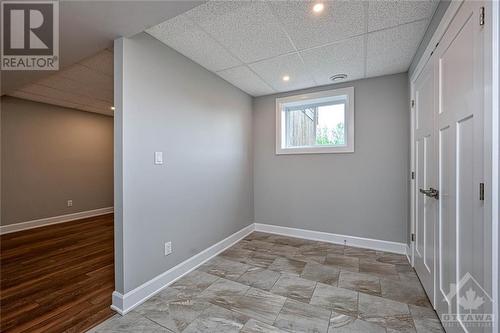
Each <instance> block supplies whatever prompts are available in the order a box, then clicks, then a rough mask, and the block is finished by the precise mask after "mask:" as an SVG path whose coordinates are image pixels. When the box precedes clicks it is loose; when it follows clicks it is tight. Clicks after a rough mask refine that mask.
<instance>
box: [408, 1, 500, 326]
mask: <svg viewBox="0 0 500 333" xmlns="http://www.w3.org/2000/svg"><path fill="white" fill-rule="evenodd" d="M462 4H463V1H462V0H460V1H452V2H451V3H450V5H449V6H448V8H447V10H446V12H445V14H444V15H443V17H442V19H441V21H440V23H439V25H438V27H437V28H436V30H435V32H434V34H433V36H432V38H431V40H430V42H429V43H428V45H427V47H426V49H425V51H424V52H423V54H422V56H421V58H420V59H419V61H418V63H417V66H416V67H415V71H414V72H413V73H412V75H411V77H410V78H409V80H410V103H409V106H410V107H409V111H410V126H411V127H410V170H409V172H410V175H411V173H412V172H415V157H414V154H415V148H414V139H415V138H414V132H415V131H414V125H415V108H414V107H413V106H412V105H411V101H412V100H415V87H414V86H415V85H414V83H415V80H416V78H417V77H418V76H419V74H420V72H421V71H422V69H423V67H424V65H425V64H426V62H427V60H428V59H429V58H430V56H431V55H432V53H433V51H434V49H435V48H436V44H437V43H438V42H439V41H440V40H441V38H442V36H443V35H444V33H445V32H446V30H447V28H448V26H449V24H450V23H451V21H452V20H453V18H454V17H455V15H456V13H457V12H458V10H459V9H460V7H461V5H462ZM485 9H486V20H487V22H488V20H489V22H490V24H489V25H487V27H486V28H487V30H486V31H485V36H486V37H485V38H486V40H487V41H491V43H488V42H487V43H486V48H485V59H484V60H485V61H484V64H485V65H484V71H485V73H484V77H485V87H489V88H490V89H485V94H484V121H485V126H484V131H485V134H484V135H485V138H486V140H485V141H487V142H486V144H485V151H484V168H485V170H484V175H485V183H486V184H491V186H490V188H489V189H486V191H485V218H486V219H491V221H492V225H491V230H492V252H493V253H492V256H491V259H492V262H491V267H492V271H491V274H492V280H491V281H492V294H493V298H494V302H493V306H494V308H493V314H494V328H493V332H497V333H498V332H500V321H499V315H500V313H499V304H498V302H499V301H500V283H499V281H498V280H499V276H498V274H499V266H500V264H499V260H500V244H499V238H500V226H499V218H500V114H499V113H500V111H499V106H500V92H499V90H500V30H499V29H500V2H498V1H485ZM494 111H495V112H494ZM410 191H411V192H410V219H411V228H410V230H409V233H410V235H407V236H409V239H410V249H409V250H410V254H411V265H412V266H414V260H415V259H414V257H415V244H414V242H413V241H412V240H411V234H413V233H414V232H415V209H416V207H415V193H416V192H415V191H416V184H415V179H412V177H410Z"/></svg>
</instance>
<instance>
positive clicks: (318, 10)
mask: <svg viewBox="0 0 500 333" xmlns="http://www.w3.org/2000/svg"><path fill="white" fill-rule="evenodd" d="M323 9H325V5H324V4H322V3H321V2H318V3H317V4H315V5H314V6H313V12H315V13H316V14H319V13H321V12H322V11H323Z"/></svg>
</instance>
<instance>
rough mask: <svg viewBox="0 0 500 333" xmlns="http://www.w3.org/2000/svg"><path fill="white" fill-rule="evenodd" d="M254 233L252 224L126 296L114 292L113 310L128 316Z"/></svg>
mask: <svg viewBox="0 0 500 333" xmlns="http://www.w3.org/2000/svg"><path fill="white" fill-rule="evenodd" d="M252 231H254V224H250V225H249V226H247V227H245V228H243V229H241V230H240V231H237V232H235V233H234V234H232V235H230V236H229V237H227V238H225V239H223V240H221V241H220V242H218V243H216V244H214V245H212V246H210V247H209V248H207V249H205V250H203V251H202V252H200V253H198V254H196V255H195V256H193V257H191V258H189V259H187V260H186V261H183V262H182V263H180V264H178V265H177V266H175V267H172V268H171V269H169V270H168V271H166V272H164V273H162V274H160V275H158V276H156V277H155V278H153V279H151V280H149V281H148V282H146V283H144V284H142V285H140V286H139V287H137V288H135V289H134V290H131V291H129V292H128V293H126V294H125V295H122V294H121V293H119V292H117V291H115V292H113V297H112V299H113V300H112V303H113V304H112V305H111V308H112V309H113V310H115V311H116V312H118V313H119V314H121V315H124V314H126V313H127V312H129V311H130V310H132V309H134V308H135V307H136V306H138V305H140V304H141V303H143V302H144V301H146V300H147V299H148V298H150V297H152V296H154V295H155V294H157V293H158V292H160V291H161V290H162V289H164V288H166V287H168V286H169V285H170V284H172V283H174V282H175V281H176V280H178V279H180V278H181V277H183V276H184V275H186V274H188V273H189V272H191V271H193V270H194V269H196V268H198V266H200V265H202V264H203V263H205V262H207V261H208V260H210V259H212V258H213V257H215V256H216V255H218V254H219V253H221V252H223V251H224V250H226V249H227V248H229V247H231V246H233V245H234V244H235V243H237V242H239V241H240V240H241V239H243V238H245V237H246V236H248V235H249V234H250V233H252Z"/></svg>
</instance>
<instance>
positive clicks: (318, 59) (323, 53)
mask: <svg viewBox="0 0 500 333" xmlns="http://www.w3.org/2000/svg"><path fill="white" fill-rule="evenodd" d="M363 40H364V37H363V36H361V37H355V38H351V39H348V40H347V41H342V42H338V43H335V44H330V45H326V46H322V47H318V48H313V49H309V50H307V51H302V52H300V54H301V56H302V58H303V59H304V63H305V65H306V68H307V70H308V71H309V73H311V74H312V75H313V77H314V80H315V81H316V83H318V84H319V85H324V84H330V83H332V81H330V77H331V76H332V75H334V74H339V73H344V74H347V79H346V80H345V81H351V80H357V79H360V78H363V76H364V58H363V55H364V50H363V48H364V43H363ZM336 82H340V81H336Z"/></svg>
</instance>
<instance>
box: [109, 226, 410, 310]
mask: <svg viewBox="0 0 500 333" xmlns="http://www.w3.org/2000/svg"><path fill="white" fill-rule="evenodd" d="M253 231H262V232H267V233H270V234H278V235H284V236H290V237H296V238H303V239H309V240H316V241H322V242H328V243H335V244H344V241H346V243H345V244H346V245H348V246H355V247H362V248H367V249H372V250H379V251H386V252H392V253H398V254H406V251H407V249H406V247H407V245H406V244H405V243H396V242H389V241H383V240H377V239H369V238H361V237H355V236H345V235H338V234H331V233H327V232H320V231H312V230H304V229H295V228H287V227H280V226H276V225H270V224H262V223H253V224H250V225H248V226H246V227H245V228H243V229H241V230H239V231H237V232H235V233H234V234H232V235H230V236H229V237H227V238H225V239H223V240H221V241H220V242H218V243H216V244H215V245H212V246H210V247H209V248H207V249H205V250H203V251H202V252H200V253H198V254H196V255H195V256H193V257H191V258H189V259H187V260H186V261H183V262H182V263H180V264H178V265H177V266H175V267H172V268H171V269H169V270H168V271H166V272H164V273H162V274H160V275H158V276H156V277H154V278H153V279H151V280H149V281H147V282H146V283H144V284H142V285H140V286H139V287H137V288H135V289H134V290H131V291H129V292H128V293H126V294H125V295H122V294H121V293H119V292H117V291H114V292H113V297H112V298H113V301H112V303H113V304H112V305H111V308H112V309H113V310H115V311H116V312H118V313H119V314H121V315H124V314H126V313H128V312H130V311H131V310H133V309H134V308H135V307H137V306H139V305H140V304H142V303H144V302H145V301H146V300H148V299H149V298H151V297H153V296H154V295H155V294H157V293H159V292H160V291H161V290H163V289H164V288H166V287H168V286H169V285H171V284H172V283H174V282H175V281H177V280H178V279H180V278H181V277H183V276H184V275H186V274H188V273H190V272H191V271H193V270H195V269H196V268H198V267H199V266H201V265H203V264H204V263H205V262H207V261H209V260H210V259H212V258H213V257H215V256H217V255H218V254H219V253H221V252H223V251H225V250H226V249H228V248H230V247H231V246H233V245H234V244H236V243H237V242H239V241H240V240H242V239H243V238H245V237H246V236H248V235H249V234H251V233H252V232H253Z"/></svg>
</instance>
